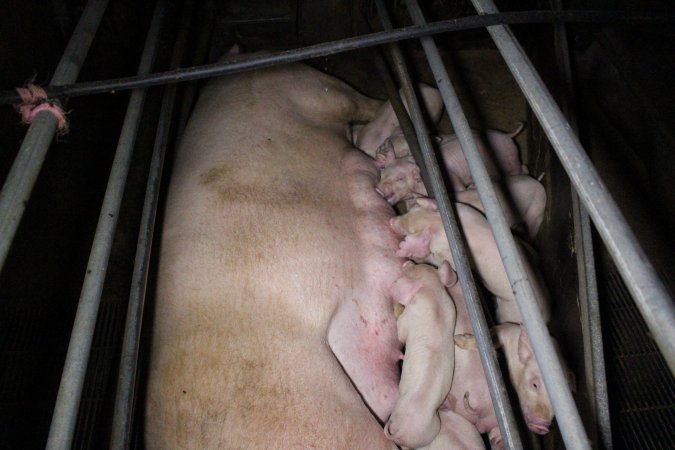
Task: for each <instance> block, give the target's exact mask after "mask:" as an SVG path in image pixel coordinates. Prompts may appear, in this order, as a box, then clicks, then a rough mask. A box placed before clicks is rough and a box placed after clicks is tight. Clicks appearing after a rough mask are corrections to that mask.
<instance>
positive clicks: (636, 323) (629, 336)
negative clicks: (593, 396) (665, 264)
mask: <svg viewBox="0 0 675 450" xmlns="http://www.w3.org/2000/svg"><path fill="white" fill-rule="evenodd" d="M666 279H667V278H666ZM601 289H602V291H604V292H602V297H601V302H602V306H603V309H604V311H603V313H604V314H603V324H604V327H603V328H604V332H605V334H606V337H605V352H606V363H607V382H608V387H609V390H610V391H609V401H610V413H611V417H612V431H613V435H614V436H613V440H614V445H615V448H616V449H673V448H675V379H673V376H672V375H671V374H670V371H669V370H668V366H667V365H666V362H665V361H664V359H663V356H662V355H661V353H660V352H659V351H658V349H657V347H656V344H655V343H654V341H653V340H652V339H651V337H650V333H649V330H648V329H647V326H646V324H645V322H644V320H643V319H642V316H641V315H640V312H639V311H638V309H637V307H636V306H635V303H634V301H633V299H632V298H631V296H630V294H629V292H628V290H627V289H626V286H625V285H624V283H623V280H622V279H621V277H620V275H619V273H618V270H617V269H616V267H615V266H614V264H612V263H611V262H610V263H607V268H606V274H605V286H604V288H603V287H601Z"/></svg>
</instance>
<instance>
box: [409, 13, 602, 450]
mask: <svg viewBox="0 0 675 450" xmlns="http://www.w3.org/2000/svg"><path fill="white" fill-rule="evenodd" d="M406 5H407V6H408V11H409V12H410V15H411V16H412V18H413V22H415V23H416V24H418V25H419V24H422V23H424V16H423V15H422V11H421V10H420V8H419V5H418V4H417V2H416V1H415V0H406ZM421 42H422V47H423V48H424V51H425V53H426V55H427V59H428V60H429V65H430V66H431V70H432V72H433V74H434V78H435V79H436V81H437V83H438V89H439V90H440V91H441V96H442V97H443V102H444V103H445V107H446V108H447V110H448V115H449V116H450V120H451V121H452V125H453V127H454V129H455V133H456V134H457V139H458V140H459V142H460V144H461V146H462V150H463V151H464V156H465V157H466V161H467V163H468V165H469V170H470V171H471V175H472V176H473V179H474V182H475V184H476V187H477V188H478V195H479V196H480V200H481V202H482V203H483V207H484V209H485V215H486V216H487V219H488V222H489V223H490V228H491V229H492V234H493V235H494V237H495V241H496V242H497V248H498V249H499V253H500V255H501V257H502V260H503V262H504V268H505V269H506V274H507V275H508V278H509V281H510V282H511V287H512V289H513V291H514V293H515V295H516V301H517V303H518V308H519V309H520V313H521V316H522V317H523V323H524V325H525V328H526V329H527V332H528V333H529V335H530V340H531V341H532V345H533V348H534V350H535V356H536V358H537V362H538V363H539V367H540V368H541V371H542V374H543V378H544V382H545V384H546V389H547V390H548V394H549V397H550V399H551V403H552V404H553V409H554V411H555V414H556V418H557V421H558V425H559V426H560V430H561V433H562V435H563V439H564V440H565V444H566V445H567V447H568V448H574V449H583V448H588V449H590V442H589V441H588V437H587V436H586V432H585V430H584V427H583V424H582V422H581V417H580V416H579V411H577V409H576V405H575V403H574V399H573V398H572V393H571V392H570V390H569V387H568V385H567V380H566V379H565V377H564V371H563V369H562V366H561V363H560V361H559V360H558V357H557V353H556V351H555V348H554V346H553V342H552V341H551V337H550V334H549V332H548V328H547V327H546V323H545V321H544V318H543V316H542V315H541V311H540V309H539V305H538V304H537V300H536V298H535V295H534V292H533V290H532V286H531V284H530V280H529V279H528V278H527V272H526V271H525V268H524V266H523V261H522V258H521V254H520V252H519V251H518V247H517V246H516V242H515V238H514V237H513V234H512V233H511V229H510V228H509V225H508V223H507V222H506V219H505V217H504V212H503V210H502V208H501V205H500V204H499V201H498V200H497V197H496V194H495V191H494V186H493V185H492V182H491V181H490V175H489V174H488V172H487V169H486V168H485V164H484V163H483V161H482V160H481V158H480V153H479V151H478V148H477V147H476V142H475V141H474V139H473V137H472V133H471V129H470V128H469V123H468V122H467V120H466V117H465V115H464V112H463V111H462V106H461V105H460V103H459V99H458V98H457V94H456V93H455V90H454V89H453V87H452V85H451V84H450V81H449V77H448V74H447V71H446V70H445V67H444V66H443V62H442V60H441V57H440V54H439V53H438V49H437V48H436V44H435V43H434V41H433V38H431V37H424V38H421ZM537 347H538V348H539V351H537Z"/></svg>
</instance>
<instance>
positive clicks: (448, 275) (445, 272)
mask: <svg viewBox="0 0 675 450" xmlns="http://www.w3.org/2000/svg"><path fill="white" fill-rule="evenodd" d="M438 277H439V278H440V279H441V283H443V286H445V287H450V286H454V285H455V283H457V279H458V278H457V272H455V271H454V270H452V267H450V263H448V262H447V261H443V262H442V263H441V265H440V267H439V268H438Z"/></svg>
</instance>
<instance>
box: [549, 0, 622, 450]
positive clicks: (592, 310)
mask: <svg viewBox="0 0 675 450" xmlns="http://www.w3.org/2000/svg"><path fill="white" fill-rule="evenodd" d="M553 6H554V7H555V9H556V10H558V11H560V10H562V8H563V6H562V0H553ZM553 32H554V40H555V47H556V55H557V57H558V65H559V69H560V75H561V79H562V82H563V96H562V109H563V111H564V113H565V115H566V116H567V118H568V120H569V122H570V126H571V127H572V130H573V131H574V133H575V134H578V133H579V125H578V121H577V115H576V112H575V108H574V102H573V99H574V98H575V96H574V78H573V77H572V63H571V61H570V51H569V46H568V37H567V29H566V27H565V24H564V23H562V22H555V23H554V25H553ZM571 195H572V221H573V223H574V237H575V242H574V248H575V249H576V252H575V253H576V257H577V258H576V259H577V274H578V279H579V307H580V308H579V309H580V311H581V317H580V320H581V324H582V332H583V334H584V347H585V348H584V354H585V355H586V358H585V359H586V364H585V365H586V380H587V383H586V384H587V387H588V390H589V394H590V395H589V398H590V401H591V407H592V412H593V416H594V417H593V419H594V422H595V424H594V427H593V429H592V430H590V431H591V433H590V434H591V439H593V443H594V447H597V446H598V442H597V441H598V439H600V441H601V442H602V448H604V449H606V450H611V449H612V447H613V445H612V429H611V423H610V416H609V399H608V394H607V379H606V375H605V356H604V353H603V349H604V346H603V342H602V327H601V319H600V304H599V299H598V283H597V278H596V270H595V256H594V252H593V235H592V232H591V219H590V216H589V214H588V211H587V210H586V208H585V207H584V205H583V204H582V203H581V199H580V198H579V196H578V195H577V193H576V192H575V191H574V189H572V192H571ZM588 356H590V357H588ZM598 435H599V437H598Z"/></svg>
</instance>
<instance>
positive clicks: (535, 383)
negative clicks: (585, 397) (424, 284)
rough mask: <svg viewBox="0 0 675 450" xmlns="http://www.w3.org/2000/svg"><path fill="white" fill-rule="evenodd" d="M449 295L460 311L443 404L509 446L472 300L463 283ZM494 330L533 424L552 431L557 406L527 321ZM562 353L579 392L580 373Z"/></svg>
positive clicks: (495, 443)
mask: <svg viewBox="0 0 675 450" xmlns="http://www.w3.org/2000/svg"><path fill="white" fill-rule="evenodd" d="M448 293H449V294H450V296H451V297H452V299H453V301H454V303H455V307H456V310H457V325H456V328H455V330H456V331H455V332H456V334H455V344H456V346H455V372H454V376H453V381H452V388H451V389H450V393H449V394H448V397H447V401H446V402H445V403H444V406H443V408H447V409H450V410H452V411H455V412H456V413H458V414H460V415H462V416H463V417H464V418H466V419H467V420H468V421H469V422H471V423H472V424H474V425H475V426H476V428H477V430H478V432H480V433H488V436H489V439H490V442H491V444H492V446H493V448H503V446H502V439H501V432H500V431H499V426H498V424H497V417H496V413H495V411H494V407H493V405H492V399H491V398H490V393H489V390H488V385H487V379H486V378H485V372H484V371H483V365H482V363H481V361H480V355H479V354H478V351H477V349H476V342H475V338H474V336H473V334H472V327H471V323H470V320H469V315H468V311H467V307H466V300H465V298H464V294H463V293H462V289H461V286H460V285H459V283H458V284H455V285H452V286H449V287H448ZM492 334H493V337H494V338H495V339H496V341H497V345H498V346H501V347H502V349H503V351H504V354H505V356H506V362H507V365H508V368H509V379H510V381H511V383H512V385H513V387H514V388H515V390H516V393H517V395H518V401H519V403H520V409H521V411H522V412H523V416H524V418H525V422H526V424H527V426H528V428H529V429H530V430H532V431H534V432H535V433H538V434H546V433H548V431H549V428H550V425H551V421H552V419H553V408H552V406H551V402H550V399H549V397H548V393H547V391H546V387H545V386H544V384H543V382H542V378H541V370H540V369H539V365H538V364H537V362H536V360H535V359H534V357H533V353H532V346H531V343H530V340H529V337H528V335H527V331H526V330H525V328H524V327H523V326H522V325H518V324H514V323H504V324H500V325H497V326H496V327H494V328H493V329H492ZM554 343H555V341H554ZM556 350H558V349H557V347H556ZM558 357H559V358H560V361H561V363H562V364H563V368H565V371H566V375H567V378H568V380H569V382H570V388H571V389H572V390H573V391H574V386H575V383H574V375H573V374H572V372H570V371H569V370H568V369H567V368H566V366H565V364H564V360H563V359H562V357H561V355H560V353H559V351H558ZM443 408H442V409H443Z"/></svg>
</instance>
